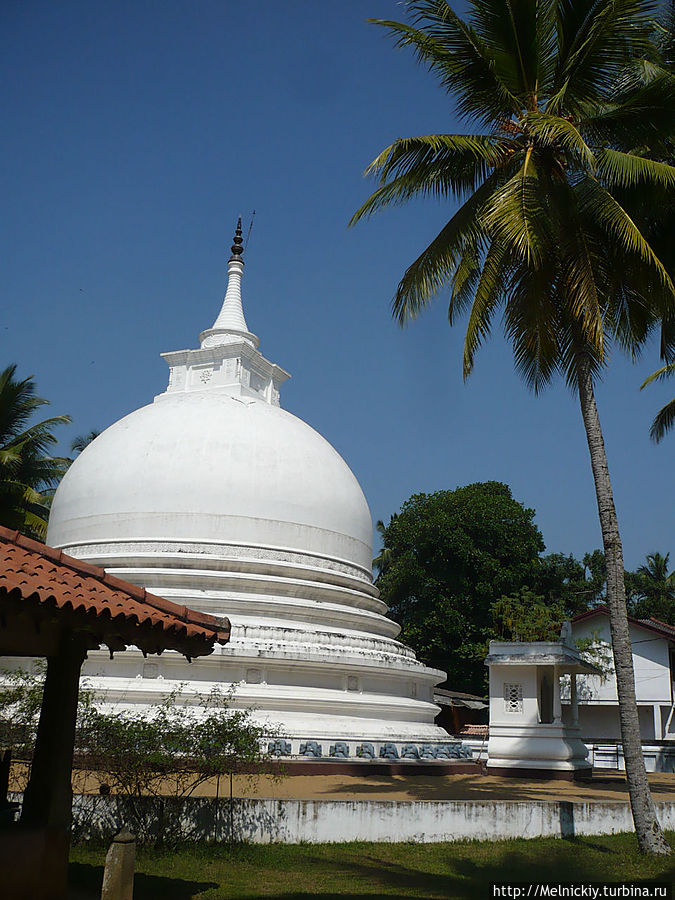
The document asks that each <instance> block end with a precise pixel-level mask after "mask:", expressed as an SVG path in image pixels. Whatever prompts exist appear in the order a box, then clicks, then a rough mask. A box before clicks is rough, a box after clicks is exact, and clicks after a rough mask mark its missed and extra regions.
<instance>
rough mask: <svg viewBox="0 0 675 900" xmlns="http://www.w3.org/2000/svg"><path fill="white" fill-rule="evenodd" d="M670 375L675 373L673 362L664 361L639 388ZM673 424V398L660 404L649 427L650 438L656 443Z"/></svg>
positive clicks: (674, 407) (674, 404) (674, 423)
mask: <svg viewBox="0 0 675 900" xmlns="http://www.w3.org/2000/svg"><path fill="white" fill-rule="evenodd" d="M671 375H675V363H666V365H665V366H661V368H660V369H657V370H656V372H654V373H653V374H651V375H650V376H649V378H647V379H646V381H644V382H643V383H642V385H641V386H640V390H642V389H643V388H645V387H647V385H648V384H652V382H654V381H662V380H663V379H664V378H669V377H670V376H671ZM673 425H675V398H674V399H673V400H670V401H669V402H668V403H666V405H665V406H662V407H661V409H660V410H659V411H658V412H657V414H656V416H655V417H654V421H653V422H652V427H651V428H650V429H649V436H650V438H651V439H652V440H653V441H656V443H657V444H658V443H659V441H662V440H663V438H664V437H665V436H666V434H667V433H668V432H669V431H670V429H671V428H672V427H673Z"/></svg>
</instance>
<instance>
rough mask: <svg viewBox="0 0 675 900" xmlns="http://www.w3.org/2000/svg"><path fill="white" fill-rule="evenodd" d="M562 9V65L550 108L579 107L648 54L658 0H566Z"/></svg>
mask: <svg viewBox="0 0 675 900" xmlns="http://www.w3.org/2000/svg"><path fill="white" fill-rule="evenodd" d="M560 10H561V28H560V35H561V43H560V49H559V66H558V71H557V73H556V79H555V88H554V92H553V94H552V96H551V97H550V99H549V101H548V103H547V106H546V109H547V111H548V112H554V111H555V110H557V109H558V108H559V107H560V106H561V105H564V106H565V107H566V108H567V109H569V110H572V111H575V112H576V111H578V110H579V109H581V108H582V107H583V105H584V104H586V103H588V102H591V103H592V102H597V101H599V100H601V99H603V98H604V97H605V96H606V95H607V94H609V93H610V92H611V90H612V89H613V88H614V87H615V86H616V83H617V80H618V79H619V78H620V76H621V74H622V73H623V71H624V70H625V68H626V66H627V65H628V64H629V63H630V62H631V60H632V59H635V58H641V57H648V56H650V54H651V50H652V22H653V14H654V3H653V2H652V0H595V2H592V0H566V2H564V3H561V4H560ZM566 24H567V25H568V26H571V27H566Z"/></svg>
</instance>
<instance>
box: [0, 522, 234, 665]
mask: <svg viewBox="0 0 675 900" xmlns="http://www.w3.org/2000/svg"><path fill="white" fill-rule="evenodd" d="M0 612H2V616H1V617H0V653H3V654H6V655H12V653H13V652H15V653H16V654H17V655H41V653H40V652H39V645H40V641H39V640H38V639H37V638H36V636H35V635H33V634H29V633H28V632H32V631H35V634H36V635H39V634H40V633H43V634H44V633H45V632H48V630H49V628H50V627H51V628H54V627H59V626H61V627H67V628H70V629H71V630H72V631H73V632H77V633H78V634H81V635H82V636H83V637H84V639H85V644H86V647H87V649H94V648H95V647H98V646H100V645H101V644H106V645H107V646H108V647H109V649H110V650H111V652H112V651H116V650H123V649H125V648H126V646H127V645H129V644H133V645H134V646H136V647H138V648H139V649H140V650H142V651H143V652H144V653H161V652H162V651H163V650H177V651H178V652H180V653H182V654H183V655H184V656H187V657H188V658H192V657H196V656H205V655H208V654H209V653H211V652H212V651H213V648H214V645H215V643H216V642H217V643H220V644H225V643H227V641H228V640H229V637H230V622H229V620H228V619H226V618H217V617H216V616H211V615H207V614H206V613H201V612H197V611H196V610H193V609H190V608H189V607H187V606H181V605H179V604H177V603H173V602H171V601H170V600H166V599H164V598H163V597H158V596H156V595H155V594H151V593H149V592H148V591H146V590H145V588H142V587H138V586H137V585H135V584H130V583H129V582H127V581H123V580H122V579H121V578H117V577H116V576H114V575H110V574H108V573H107V572H105V571H104V570H103V569H101V568H99V567H98V566H93V565H90V564H89V563H85V562H82V561H81V560H79V559H75V558H74V557H72V556H68V555H67V554H65V553H63V551H61V550H57V549H55V548H53V547H49V546H47V545H46V544H42V543H40V542H39V541H35V540H32V539H31V538H28V537H25V536H24V535H22V534H19V532H17V531H11V530H10V529H8V528H4V527H2V526H0ZM8 615H9V617H10V623H9V624H8V623H7V616H8ZM26 624H27V625H28V626H29V627H26ZM12 629H13V630H12ZM10 630H11V634H10ZM41 630H42V631H41ZM3 632H4V634H3ZM22 632H26V635H25V637H26V641H25V644H26V649H23V650H22V649H21V647H19V646H18V645H19V644H22V640H21V634H22ZM44 643H45V646H47V645H48V643H49V641H48V640H47V639H46V640H45V641H44ZM14 644H17V647H16V649H15V651H12V647H13V646H14ZM31 648H32V649H31ZM36 649H38V652H35V653H33V651H35V650H36ZM45 652H46V651H45Z"/></svg>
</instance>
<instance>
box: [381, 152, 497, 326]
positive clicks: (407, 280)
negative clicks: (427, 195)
mask: <svg viewBox="0 0 675 900" xmlns="http://www.w3.org/2000/svg"><path fill="white" fill-rule="evenodd" d="M509 175H510V167H509V166H506V167H504V169H503V170H502V169H500V170H498V171H496V172H493V173H492V174H491V175H489V176H488V177H487V178H486V179H485V181H484V182H483V184H482V185H481V186H480V187H479V188H478V189H477V190H476V191H474V193H473V194H472V195H471V197H469V199H468V200H467V201H466V202H465V203H463V204H462V206H461V207H460V208H459V209H458V210H457V212H456V213H455V214H454V215H453V217H452V218H451V219H450V221H449V222H448V223H447V224H446V225H445V226H444V227H443V228H442V229H441V231H440V232H439V233H438V235H437V236H436V237H435V238H434V240H433V241H432V242H431V243H430V244H429V246H428V247H427V248H426V249H425V250H424V251H423V252H422V253H421V254H420V255H419V256H418V257H417V259H416V260H415V261H414V262H413V263H412V264H411V265H410V266H408V268H407V269H406V271H405V273H404V275H403V278H402V279H401V281H400V282H399V285H398V287H397V289H396V294H395V296H394V300H393V304H392V311H393V314H394V317H395V318H396V319H397V320H398V322H399V324H401V325H403V324H404V323H405V322H406V321H408V320H409V319H414V318H416V316H418V315H419V314H420V312H421V311H422V310H423V309H424V308H425V306H426V305H427V304H428V303H429V301H430V300H431V299H432V298H433V297H435V296H436V294H437V293H438V292H439V291H440V290H441V289H442V288H443V287H444V286H445V285H446V284H448V283H450V281H451V279H452V277H453V275H454V273H455V270H456V268H457V266H458V263H459V261H460V259H461V257H462V255H463V253H464V252H465V250H466V249H467V248H468V247H470V246H475V245H476V242H477V241H478V240H479V239H480V238H481V236H482V235H483V226H482V223H481V213H482V210H483V207H484V206H485V204H486V203H487V202H488V200H489V199H490V197H491V196H492V194H493V193H494V191H495V190H496V189H497V188H498V187H499V185H500V184H501V182H502V181H503V180H504V179H506V178H508V177H509Z"/></svg>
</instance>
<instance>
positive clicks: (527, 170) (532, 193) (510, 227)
mask: <svg viewBox="0 0 675 900" xmlns="http://www.w3.org/2000/svg"><path fill="white" fill-rule="evenodd" d="M541 199H542V185H541V183H540V181H539V178H538V173H537V167H536V164H535V162H534V160H533V159H532V154H531V153H528V155H527V156H526V158H525V160H524V162H523V165H522V166H521V167H520V169H519V170H518V171H517V172H516V173H515V174H514V175H513V176H512V177H511V178H510V179H509V180H508V181H507V182H506V183H505V184H503V185H502V186H501V187H500V188H499V189H498V190H496V191H495V192H494V194H493V196H492V197H491V199H490V201H489V203H487V204H486V207H485V211H484V213H483V225H484V227H485V229H486V231H488V232H489V233H490V234H491V235H494V236H495V237H496V238H497V239H498V240H499V241H500V242H501V243H504V244H505V245H506V246H508V247H509V248H511V252H512V253H513V254H514V255H517V256H519V257H520V258H521V259H523V260H526V261H527V262H532V263H533V264H534V265H535V266H539V265H541V264H542V263H543V260H544V254H545V248H546V247H547V246H548V244H549V241H548V236H549V230H548V224H549V215H548V212H547V210H546V209H545V207H544V206H543V205H542V202H541Z"/></svg>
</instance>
